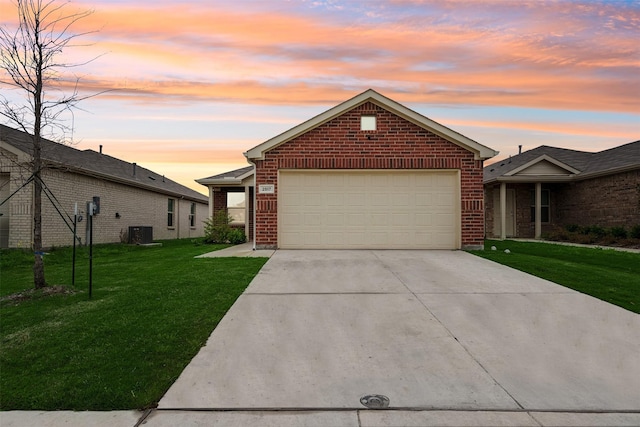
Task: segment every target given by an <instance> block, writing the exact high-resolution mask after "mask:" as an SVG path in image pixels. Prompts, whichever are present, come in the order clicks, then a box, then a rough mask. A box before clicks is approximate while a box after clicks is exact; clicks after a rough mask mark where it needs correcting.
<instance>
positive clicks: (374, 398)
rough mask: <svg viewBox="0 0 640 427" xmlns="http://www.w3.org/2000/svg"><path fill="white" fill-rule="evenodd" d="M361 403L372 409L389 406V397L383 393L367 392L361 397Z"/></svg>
mask: <svg viewBox="0 0 640 427" xmlns="http://www.w3.org/2000/svg"><path fill="white" fill-rule="evenodd" d="M360 403H362V404H363V405H364V406H366V407H367V408H371V409H379V408H388V407H389V398H388V397H387V396H383V395H381V394H367V395H366V396H362V397H361V398H360Z"/></svg>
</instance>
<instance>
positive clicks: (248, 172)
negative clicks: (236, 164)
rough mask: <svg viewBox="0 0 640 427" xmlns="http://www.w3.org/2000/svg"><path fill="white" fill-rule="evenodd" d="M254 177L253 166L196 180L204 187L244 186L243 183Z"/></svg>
mask: <svg viewBox="0 0 640 427" xmlns="http://www.w3.org/2000/svg"><path fill="white" fill-rule="evenodd" d="M250 176H253V166H246V167H244V168H240V169H235V170H232V171H229V172H224V173H221V174H218V175H213V176H210V177H207V178H200V179H196V182H197V183H198V184H202V185H234V186H238V185H240V184H242V181H243V180H245V179H247V178H249V177H250Z"/></svg>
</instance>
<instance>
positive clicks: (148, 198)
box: [0, 153, 208, 248]
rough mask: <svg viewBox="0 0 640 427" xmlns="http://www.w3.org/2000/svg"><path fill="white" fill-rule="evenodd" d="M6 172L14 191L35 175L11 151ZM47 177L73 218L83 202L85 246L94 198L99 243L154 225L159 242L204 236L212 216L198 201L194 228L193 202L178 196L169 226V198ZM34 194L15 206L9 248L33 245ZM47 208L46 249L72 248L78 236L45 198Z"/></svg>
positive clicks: (59, 174) (2, 161) (53, 174)
mask: <svg viewBox="0 0 640 427" xmlns="http://www.w3.org/2000/svg"><path fill="white" fill-rule="evenodd" d="M0 172H2V173H5V172H6V173H10V175H11V178H10V185H11V192H12V193H13V192H14V191H15V190H16V189H18V188H19V187H20V186H21V185H22V184H23V183H24V182H25V180H26V179H27V178H29V176H30V173H28V172H25V171H24V169H20V168H19V166H18V165H17V164H16V163H15V162H11V161H10V159H9V158H8V156H7V155H6V153H3V156H0ZM42 179H43V181H44V182H45V184H46V185H47V186H48V188H49V189H51V192H52V193H53V194H54V195H55V198H56V199H57V201H58V202H59V204H60V206H61V209H62V213H63V214H65V213H66V214H67V215H69V216H70V217H71V218H73V212H74V205H75V203H76V202H78V209H79V210H80V211H81V215H82V216H83V217H84V220H83V221H82V222H80V223H79V224H78V229H77V233H78V236H79V237H80V238H81V239H82V242H83V243H86V242H87V239H88V230H87V225H88V221H87V215H86V212H85V211H86V202H88V201H91V200H92V198H93V196H99V197H100V214H99V215H96V216H95V217H94V222H93V241H94V243H113V242H120V241H121V238H124V237H126V236H125V234H126V233H128V230H129V227H130V226H151V227H153V238H154V240H163V239H175V238H189V237H201V236H203V235H204V225H203V221H204V220H205V219H206V218H207V216H208V206H207V204H205V203H196V219H195V224H194V225H195V227H190V224H189V214H190V212H191V203H192V202H191V201H189V200H181V199H180V198H175V197H174V199H175V213H174V227H168V226H167V210H168V201H167V200H168V198H169V196H166V195H162V194H158V193H155V192H152V191H147V190H143V189H140V188H135V187H130V186H127V185H123V184H118V183H114V182H110V181H106V180H102V179H97V178H93V177H89V176H86V175H80V174H75V173H71V172H66V171H62V170H45V171H43V174H42ZM32 193H33V190H32V186H31V185H27V186H26V187H24V188H23V189H22V190H20V191H19V192H18V193H16V195H15V196H14V197H12V198H11V200H10V202H9V203H10V212H11V213H10V215H11V216H10V223H9V247H13V248H19V247H23V248H29V247H31V246H32V243H33V238H32V235H33V230H32V213H31V204H32V197H33V196H32ZM42 209H43V212H42V230H43V234H42V235H43V246H44V247H51V246H69V245H72V244H73V233H72V232H71V230H70V229H69V228H67V226H66V225H65V223H64V220H63V219H62V218H61V217H60V215H59V214H58V212H57V211H56V210H55V208H54V206H53V204H52V203H51V202H50V201H49V199H48V198H47V197H46V196H45V195H44V194H43V196H42ZM116 213H118V214H119V218H117V217H116Z"/></svg>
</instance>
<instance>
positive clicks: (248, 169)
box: [200, 166, 253, 181]
mask: <svg viewBox="0 0 640 427" xmlns="http://www.w3.org/2000/svg"><path fill="white" fill-rule="evenodd" d="M252 170H253V166H247V167H244V168H240V169H235V170H232V171H229V172H224V173H221V174H218V175H213V176H209V177H206V178H201V179H200V181H205V180H215V179H225V178H240V177H241V176H242V175H244V174H246V173H249V172H251V171H252Z"/></svg>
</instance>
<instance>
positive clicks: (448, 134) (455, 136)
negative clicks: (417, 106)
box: [244, 89, 498, 160]
mask: <svg viewBox="0 0 640 427" xmlns="http://www.w3.org/2000/svg"><path fill="white" fill-rule="evenodd" d="M366 102H372V103H374V104H375V105H377V106H379V107H382V108H384V109H385V110H387V111H389V112H391V113H393V114H395V115H397V116H399V117H402V118H403V119H405V120H408V121H410V122H412V123H414V124H416V125H418V126H420V127H422V128H423V129H427V130H429V131H431V132H433V133H435V134H436V135H439V136H441V137H442V138H444V139H446V140H447V141H450V142H452V143H454V144H457V145H459V146H461V147H463V148H465V149H467V150H469V151H471V152H473V153H475V157H476V159H477V160H480V159H483V160H484V159H488V158H490V157H493V156H495V155H497V154H498V152H497V151H494V150H493V149H491V148H489V147H487V146H484V145H482V144H480V143H478V142H476V141H474V140H472V139H470V138H467V137H466V136H464V135H462V134H460V133H458V132H455V131H454V130H451V129H449V128H448V127H446V126H443V125H441V124H440V123H437V122H435V121H433V120H431V119H429V118H427V117H425V116H423V115H421V114H419V113H416V112H415V111H413V110H411V109H409V108H407V107H405V106H404V105H401V104H399V103H397V102H395V101H393V100H392V99H389V98H387V97H385V96H383V95H381V94H379V93H378V92H376V91H375V90H373V89H369V90H366V91H365V92H362V93H361V94H359V95H357V96H355V97H353V98H351V99H349V100H347V101H345V102H343V103H341V104H339V105H337V106H335V107H333V108H331V109H329V110H327V111H325V112H324V113H321V114H319V115H317V116H315V117H313V118H311V119H309V120H307V121H306V122H304V123H301V124H299V125H298V126H295V127H293V128H291V129H289V130H288V131H286V132H284V133H281V134H280V135H278V136H276V137H274V138H271V139H269V140H267V141H265V142H263V143H262V144H260V145H258V146H256V147H253V148H252V149H250V150H249V151H247V152H246V153H244V155H245V157H246V158H247V159H248V160H262V159H264V154H265V153H266V152H267V151H269V150H271V149H273V148H275V147H277V146H279V145H281V144H284V143H286V142H288V141H290V140H292V139H294V138H296V137H298V136H300V135H302V134H304V133H306V132H309V131H310V130H312V129H314V128H316V127H318V126H320V125H323V124H324V123H326V122H328V121H329V120H332V119H334V118H336V117H338V116H340V115H342V114H344V113H345V112H347V111H349V110H352V109H353V108H356V107H358V106H360V105H362V104H364V103H366Z"/></svg>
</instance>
